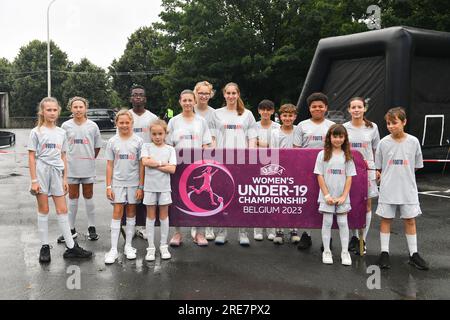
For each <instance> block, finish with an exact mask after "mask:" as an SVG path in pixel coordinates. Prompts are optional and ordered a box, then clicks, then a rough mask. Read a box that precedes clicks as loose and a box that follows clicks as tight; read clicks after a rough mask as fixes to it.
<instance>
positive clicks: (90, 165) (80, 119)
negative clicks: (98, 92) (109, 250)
mask: <svg viewBox="0 0 450 320" xmlns="http://www.w3.org/2000/svg"><path fill="white" fill-rule="evenodd" d="M67 108H68V109H69V110H70V111H72V115H73V118H72V119H70V120H68V121H66V122H64V123H63V124H62V126H61V128H62V129H64V130H65V131H66V137H67V142H68V152H67V166H68V169H67V171H68V172H67V180H68V183H69V201H68V202H69V223H70V229H71V230H70V231H71V232H72V237H73V238H76V237H77V232H76V229H75V219H76V216H77V212H78V198H79V197H80V184H81V185H82V186H83V198H84V202H85V207H86V215H87V218H88V239H89V240H91V241H94V240H97V239H98V234H97V232H96V229H95V212H94V209H95V206H94V200H93V199H92V196H93V189H94V179H95V158H97V155H98V153H99V152H100V148H101V147H102V143H103V141H102V138H101V136H100V130H99V128H98V126H97V124H96V123H95V122H93V121H91V120H89V119H88V118H87V116H86V113H87V109H88V108H89V103H88V101H87V100H86V99H85V98H82V97H73V98H71V99H70V100H69V103H68V105H67ZM63 242H64V237H63V236H62V235H61V236H60V237H59V238H58V243H63Z"/></svg>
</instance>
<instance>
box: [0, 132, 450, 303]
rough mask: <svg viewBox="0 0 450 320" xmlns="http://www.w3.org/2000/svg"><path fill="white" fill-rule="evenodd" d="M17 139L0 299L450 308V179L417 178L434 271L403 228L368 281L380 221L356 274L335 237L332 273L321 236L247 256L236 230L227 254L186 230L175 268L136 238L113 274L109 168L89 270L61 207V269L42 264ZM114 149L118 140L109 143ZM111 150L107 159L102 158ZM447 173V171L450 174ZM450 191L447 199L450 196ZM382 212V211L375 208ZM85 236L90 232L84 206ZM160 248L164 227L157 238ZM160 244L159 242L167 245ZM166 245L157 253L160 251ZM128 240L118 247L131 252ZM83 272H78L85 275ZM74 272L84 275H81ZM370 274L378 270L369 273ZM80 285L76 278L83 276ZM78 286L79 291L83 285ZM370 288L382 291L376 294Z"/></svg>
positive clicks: (0, 257) (100, 172) (5, 187)
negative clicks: (306, 245) (354, 302)
mask: <svg viewBox="0 0 450 320" xmlns="http://www.w3.org/2000/svg"><path fill="white" fill-rule="evenodd" d="M11 131H13V132H15V133H16V141H17V143H16V145H15V146H13V147H11V148H6V149H1V150H0V152H4V151H9V152H15V153H11V154H5V153H0V195H1V202H0V261H1V263H0V277H1V282H0V283H1V287H0V299H189V300H190V299H214V300H217V299H220V300H221V299H225V300H226V299H450V210H449V206H450V176H449V174H448V173H447V174H446V175H442V174H440V173H436V174H429V175H427V176H423V177H420V176H419V177H418V181H419V189H420V191H421V192H424V194H421V195H420V201H421V207H422V211H423V213H424V214H423V216H422V217H420V218H419V219H418V220H417V226H418V227H417V229H418V247H419V252H420V253H421V255H422V256H423V257H424V258H425V259H426V260H427V261H428V262H429V263H430V266H431V269H430V270H429V271H419V270H416V269H414V268H413V267H411V266H410V265H408V263H407V261H408V251H407V244H406V239H405V236H404V233H403V225H402V222H401V221H399V220H396V221H395V222H394V224H393V228H392V234H391V244H390V255H391V263H392V268H391V269H390V270H387V271H386V270H382V271H381V274H380V278H379V280H380V281H379V282H377V281H376V280H377V279H376V275H377V273H375V274H373V271H372V272H369V273H368V270H367V269H368V267H370V266H371V265H373V264H375V261H376V259H377V256H378V254H379V248H380V244H379V231H378V226H379V219H378V217H376V216H375V215H374V218H373V220H372V228H371V230H370V232H369V236H368V248H367V255H366V256H365V257H362V258H361V257H355V256H352V259H353V265H352V266H351V267H344V266H342V265H341V264H340V241H339V235H338V233H337V231H333V233H332V236H333V239H334V241H333V246H334V248H333V255H334V261H335V262H334V264H333V265H332V266H329V265H323V264H322V262H321V252H320V244H321V240H320V230H313V233H312V237H313V246H312V248H310V249H309V250H307V251H306V252H302V251H299V250H297V248H296V246H295V245H292V244H289V243H286V244H284V245H281V246H277V245H274V244H273V243H272V242H271V241H268V240H264V241H262V242H256V241H254V240H253V239H251V246H250V247H248V248H245V247H241V246H239V244H238V241H237V231H236V230H233V231H231V232H230V233H229V241H228V243H227V244H226V245H224V246H220V247H219V246H216V245H214V243H211V242H210V244H209V246H208V247H204V248H200V247H197V246H196V245H195V244H194V243H193V242H192V240H191V239H190V236H188V234H189V229H188V228H183V230H184V243H183V245H182V246H181V247H179V248H171V249H170V250H171V253H172V259H171V260H167V261H162V260H161V259H160V257H159V255H157V258H156V261H155V262H151V263H148V262H146V261H145V260H144V256H145V248H146V247H147V242H146V241H144V240H142V239H139V238H135V239H134V240H133V246H134V247H135V248H137V249H138V258H137V259H136V260H134V261H128V260H126V258H124V256H123V255H122V254H121V255H120V257H119V263H115V264H114V265H111V266H105V264H104V262H103V259H104V254H105V252H107V251H108V250H109V248H110V235H109V224H110V219H111V214H112V207H111V205H110V204H109V202H108V201H107V199H106V197H105V186H104V179H105V178H104V177H105V164H106V162H105V161H103V160H99V161H97V183H96V184H95V187H94V198H95V203H96V212H97V232H98V233H99V235H100V239H99V240H98V241H96V242H91V241H88V240H87V238H86V237H85V236H84V235H80V236H79V237H78V242H79V244H80V246H82V247H84V248H86V249H88V250H92V251H93V252H94V255H95V256H94V257H93V258H92V259H91V260H87V261H77V260H75V261H74V260H65V259H63V257H62V254H63V252H64V246H63V245H58V244H57V243H56V238H57V237H58V236H59V229H58V223H57V220H56V214H55V211H54V207H53V205H51V209H50V217H49V239H50V243H51V246H52V247H53V248H52V250H51V255H52V261H51V263H50V264H48V265H41V264H39V262H38V255H39V249H40V242H39V239H38V234H37V222H36V220H37V219H36V203H35V199H34V197H32V196H31V195H30V194H29V192H28V188H29V180H30V179H29V173H28V158H27V155H26V152H27V151H26V143H27V139H28V134H29V132H30V130H27V129H17V130H11ZM102 135H103V138H104V139H105V140H107V139H108V138H109V137H111V136H112V134H111V133H104V134H102ZM103 154H104V150H103V149H102V151H101V152H100V155H99V157H100V158H101V157H103ZM447 172H448V171H447ZM447 191H448V192H447ZM374 207H376V203H375V206H374ZM76 227H77V230H78V232H79V233H80V232H82V233H84V232H86V231H87V219H86V214H85V211H84V203H83V200H82V199H81V200H80V204H79V212H78V215H77V223H76ZM156 239H159V228H157V231H156ZM158 241H159V240H158ZM158 241H156V244H157V246H158ZM121 245H123V238H121V239H120V241H119V246H120V247H119V248H120V249H119V251H122V248H121ZM78 267H79V268H78ZM74 270H75V271H74ZM369 270H370V268H369ZM78 274H79V275H80V277H79V278H76V276H77V275H78ZM78 279H79V282H77V281H78ZM368 283H369V287H371V286H370V285H372V287H373V286H375V287H376V286H377V284H379V287H380V288H379V289H377V288H374V289H369V287H368V285H367V284H368Z"/></svg>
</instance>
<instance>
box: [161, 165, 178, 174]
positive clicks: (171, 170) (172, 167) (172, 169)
mask: <svg viewBox="0 0 450 320" xmlns="http://www.w3.org/2000/svg"><path fill="white" fill-rule="evenodd" d="M176 168H177V166H176V165H173V164H164V165H162V166H161V167H158V168H157V169H158V170H159V171H162V172H164V173H170V174H174V173H175V170H176Z"/></svg>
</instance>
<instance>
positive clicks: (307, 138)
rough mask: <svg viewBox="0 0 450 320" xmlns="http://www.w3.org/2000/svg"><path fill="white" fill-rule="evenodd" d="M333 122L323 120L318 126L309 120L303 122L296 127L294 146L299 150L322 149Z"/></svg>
mask: <svg viewBox="0 0 450 320" xmlns="http://www.w3.org/2000/svg"><path fill="white" fill-rule="evenodd" d="M333 124H334V122H333V121H330V120H328V119H324V121H322V122H321V123H320V124H316V123H314V122H313V121H312V120H311V119H307V120H303V121H302V122H300V123H299V124H298V125H297V128H296V130H295V133H294V145H296V146H298V147H300V148H313V149H322V148H323V147H324V145H325V137H326V135H327V132H328V129H329V128H330V127H331V126H332V125H333Z"/></svg>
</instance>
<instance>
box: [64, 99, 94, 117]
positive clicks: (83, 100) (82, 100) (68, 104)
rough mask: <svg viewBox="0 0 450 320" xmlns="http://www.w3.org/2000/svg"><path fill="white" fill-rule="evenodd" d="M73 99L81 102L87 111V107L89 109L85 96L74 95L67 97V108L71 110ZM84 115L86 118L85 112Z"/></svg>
mask: <svg viewBox="0 0 450 320" xmlns="http://www.w3.org/2000/svg"><path fill="white" fill-rule="evenodd" d="M75 101H81V102H83V104H84V106H85V107H86V111H87V109H89V101H88V100H87V99H86V98H83V97H76V96H75V97H72V98H70V99H69V102H68V103H67V110H69V111H72V104H73V103H74V102H75ZM84 117H85V118H86V119H87V114H85V115H84Z"/></svg>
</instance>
